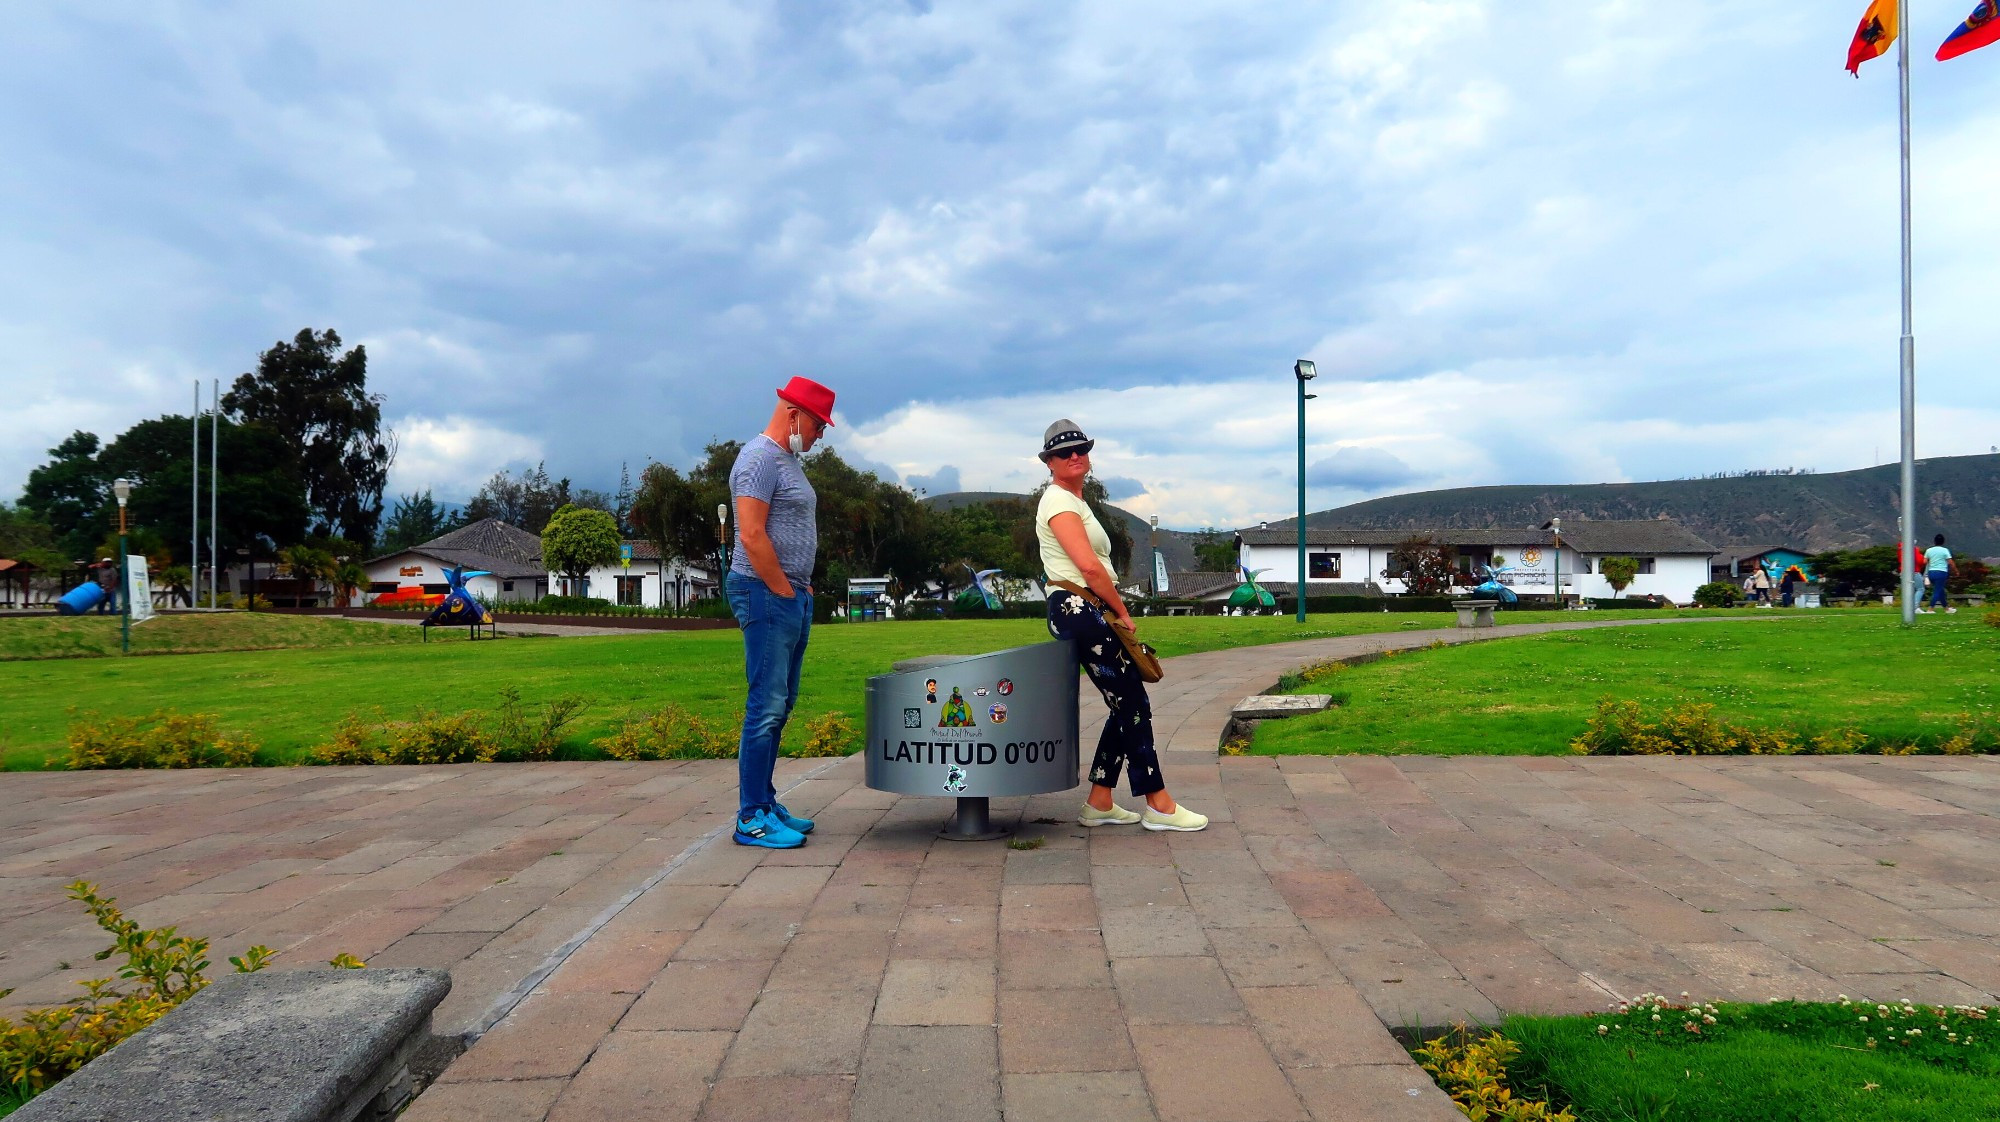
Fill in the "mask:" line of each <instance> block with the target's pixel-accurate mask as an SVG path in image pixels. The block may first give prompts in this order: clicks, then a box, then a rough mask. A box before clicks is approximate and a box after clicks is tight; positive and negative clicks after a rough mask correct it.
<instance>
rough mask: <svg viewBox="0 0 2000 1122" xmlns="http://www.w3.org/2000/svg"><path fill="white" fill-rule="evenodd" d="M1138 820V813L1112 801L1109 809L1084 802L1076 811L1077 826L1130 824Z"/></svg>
mask: <svg viewBox="0 0 2000 1122" xmlns="http://www.w3.org/2000/svg"><path fill="white" fill-rule="evenodd" d="M1138 820H1139V816H1138V815H1136V814H1134V813H1132V812H1131V811H1129V810H1126V809H1125V808H1124V807H1122V806H1119V805H1118V804H1117V803H1112V804H1111V809H1110V810H1099V809H1097V808H1096V807H1094V806H1091V805H1090V804H1089V803H1085V804H1083V809H1082V810H1079V811H1077V812H1076V824H1077V825H1079V826H1130V825H1131V824H1132V823H1134V822H1137V821H1138Z"/></svg>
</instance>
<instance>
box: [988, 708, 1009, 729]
mask: <svg viewBox="0 0 2000 1122" xmlns="http://www.w3.org/2000/svg"><path fill="white" fill-rule="evenodd" d="M986 715H987V716H988V717H989V718H991V719H992V721H993V723H994V724H996V725H1004V724H1006V723H1007V707H1006V706H1005V705H1002V704H998V703H995V704H994V706H993V708H991V709H988V710H987V711H986Z"/></svg>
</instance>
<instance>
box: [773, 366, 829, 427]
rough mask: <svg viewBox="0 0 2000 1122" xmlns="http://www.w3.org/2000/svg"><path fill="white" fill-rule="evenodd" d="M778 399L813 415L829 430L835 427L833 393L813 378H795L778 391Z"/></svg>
mask: <svg viewBox="0 0 2000 1122" xmlns="http://www.w3.org/2000/svg"><path fill="white" fill-rule="evenodd" d="M778 398H779V399H780V400H782V401H784V402H785V403H787V404H789V405H796V406H798V407H799V408H800V409H803V410H805V411H806V412H808V413H811V414H812V415H813V418H814V419H815V420H817V421H819V423H820V424H822V425H825V426H826V427H828V428H832V427H833V391H832V390H830V389H827V388H826V387H825V386H822V385H820V384H819V383H818V382H815V381H813V380H812V379H811V378H797V377H795V378H793V379H792V380H791V381H789V382H786V383H785V388H784V389H781V390H779V391H778Z"/></svg>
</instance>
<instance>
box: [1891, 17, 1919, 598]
mask: <svg viewBox="0 0 2000 1122" xmlns="http://www.w3.org/2000/svg"><path fill="white" fill-rule="evenodd" d="M1908 8H1909V3H1908V0H1896V85H1897V92H1898V98H1897V102H1898V105H1897V109H1898V116H1899V117H1900V119H1901V120H1900V124H1901V131H1902V137H1903V168H1902V171H1903V336H1902V339H1901V347H1900V350H1901V357H1902V368H1903V548H1902V555H1903V560H1902V568H1903V623H1904V624H1905V625H1909V624H1913V623H1915V622H1916V621H1917V585H1916V582H1917V572H1916V566H1915V564H1914V562H1913V561H1912V558H1911V555H1912V554H1913V553H1915V552H1916V548H1917V340H1916V336H1915V334H1914V333H1913V329H1912V327H1911V315H1910V36H1909V24H1908V22H1907V18H1908V15H1909V13H1908V11H1907V9H1908Z"/></svg>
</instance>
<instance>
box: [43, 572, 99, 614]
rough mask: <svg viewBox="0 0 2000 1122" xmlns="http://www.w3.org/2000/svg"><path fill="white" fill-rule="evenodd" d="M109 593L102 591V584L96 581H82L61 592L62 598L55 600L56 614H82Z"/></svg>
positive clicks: (95, 605)
mask: <svg viewBox="0 0 2000 1122" xmlns="http://www.w3.org/2000/svg"><path fill="white" fill-rule="evenodd" d="M109 595H110V593H108V592H106V591H104V586H103V585H101V584H99V583H97V582H96V581H94V580H87V581H84V582H83V583H82V584H79V585H77V586H76V587H75V588H72V589H70V590H69V591H68V592H65V593H63V597H62V599H60V600H58V601H56V614H57V615H59V616H80V615H83V614H85V613H87V612H89V611H90V610H91V609H93V608H95V607H97V605H99V604H101V603H103V602H104V598H105V597H106V596H109Z"/></svg>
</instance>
